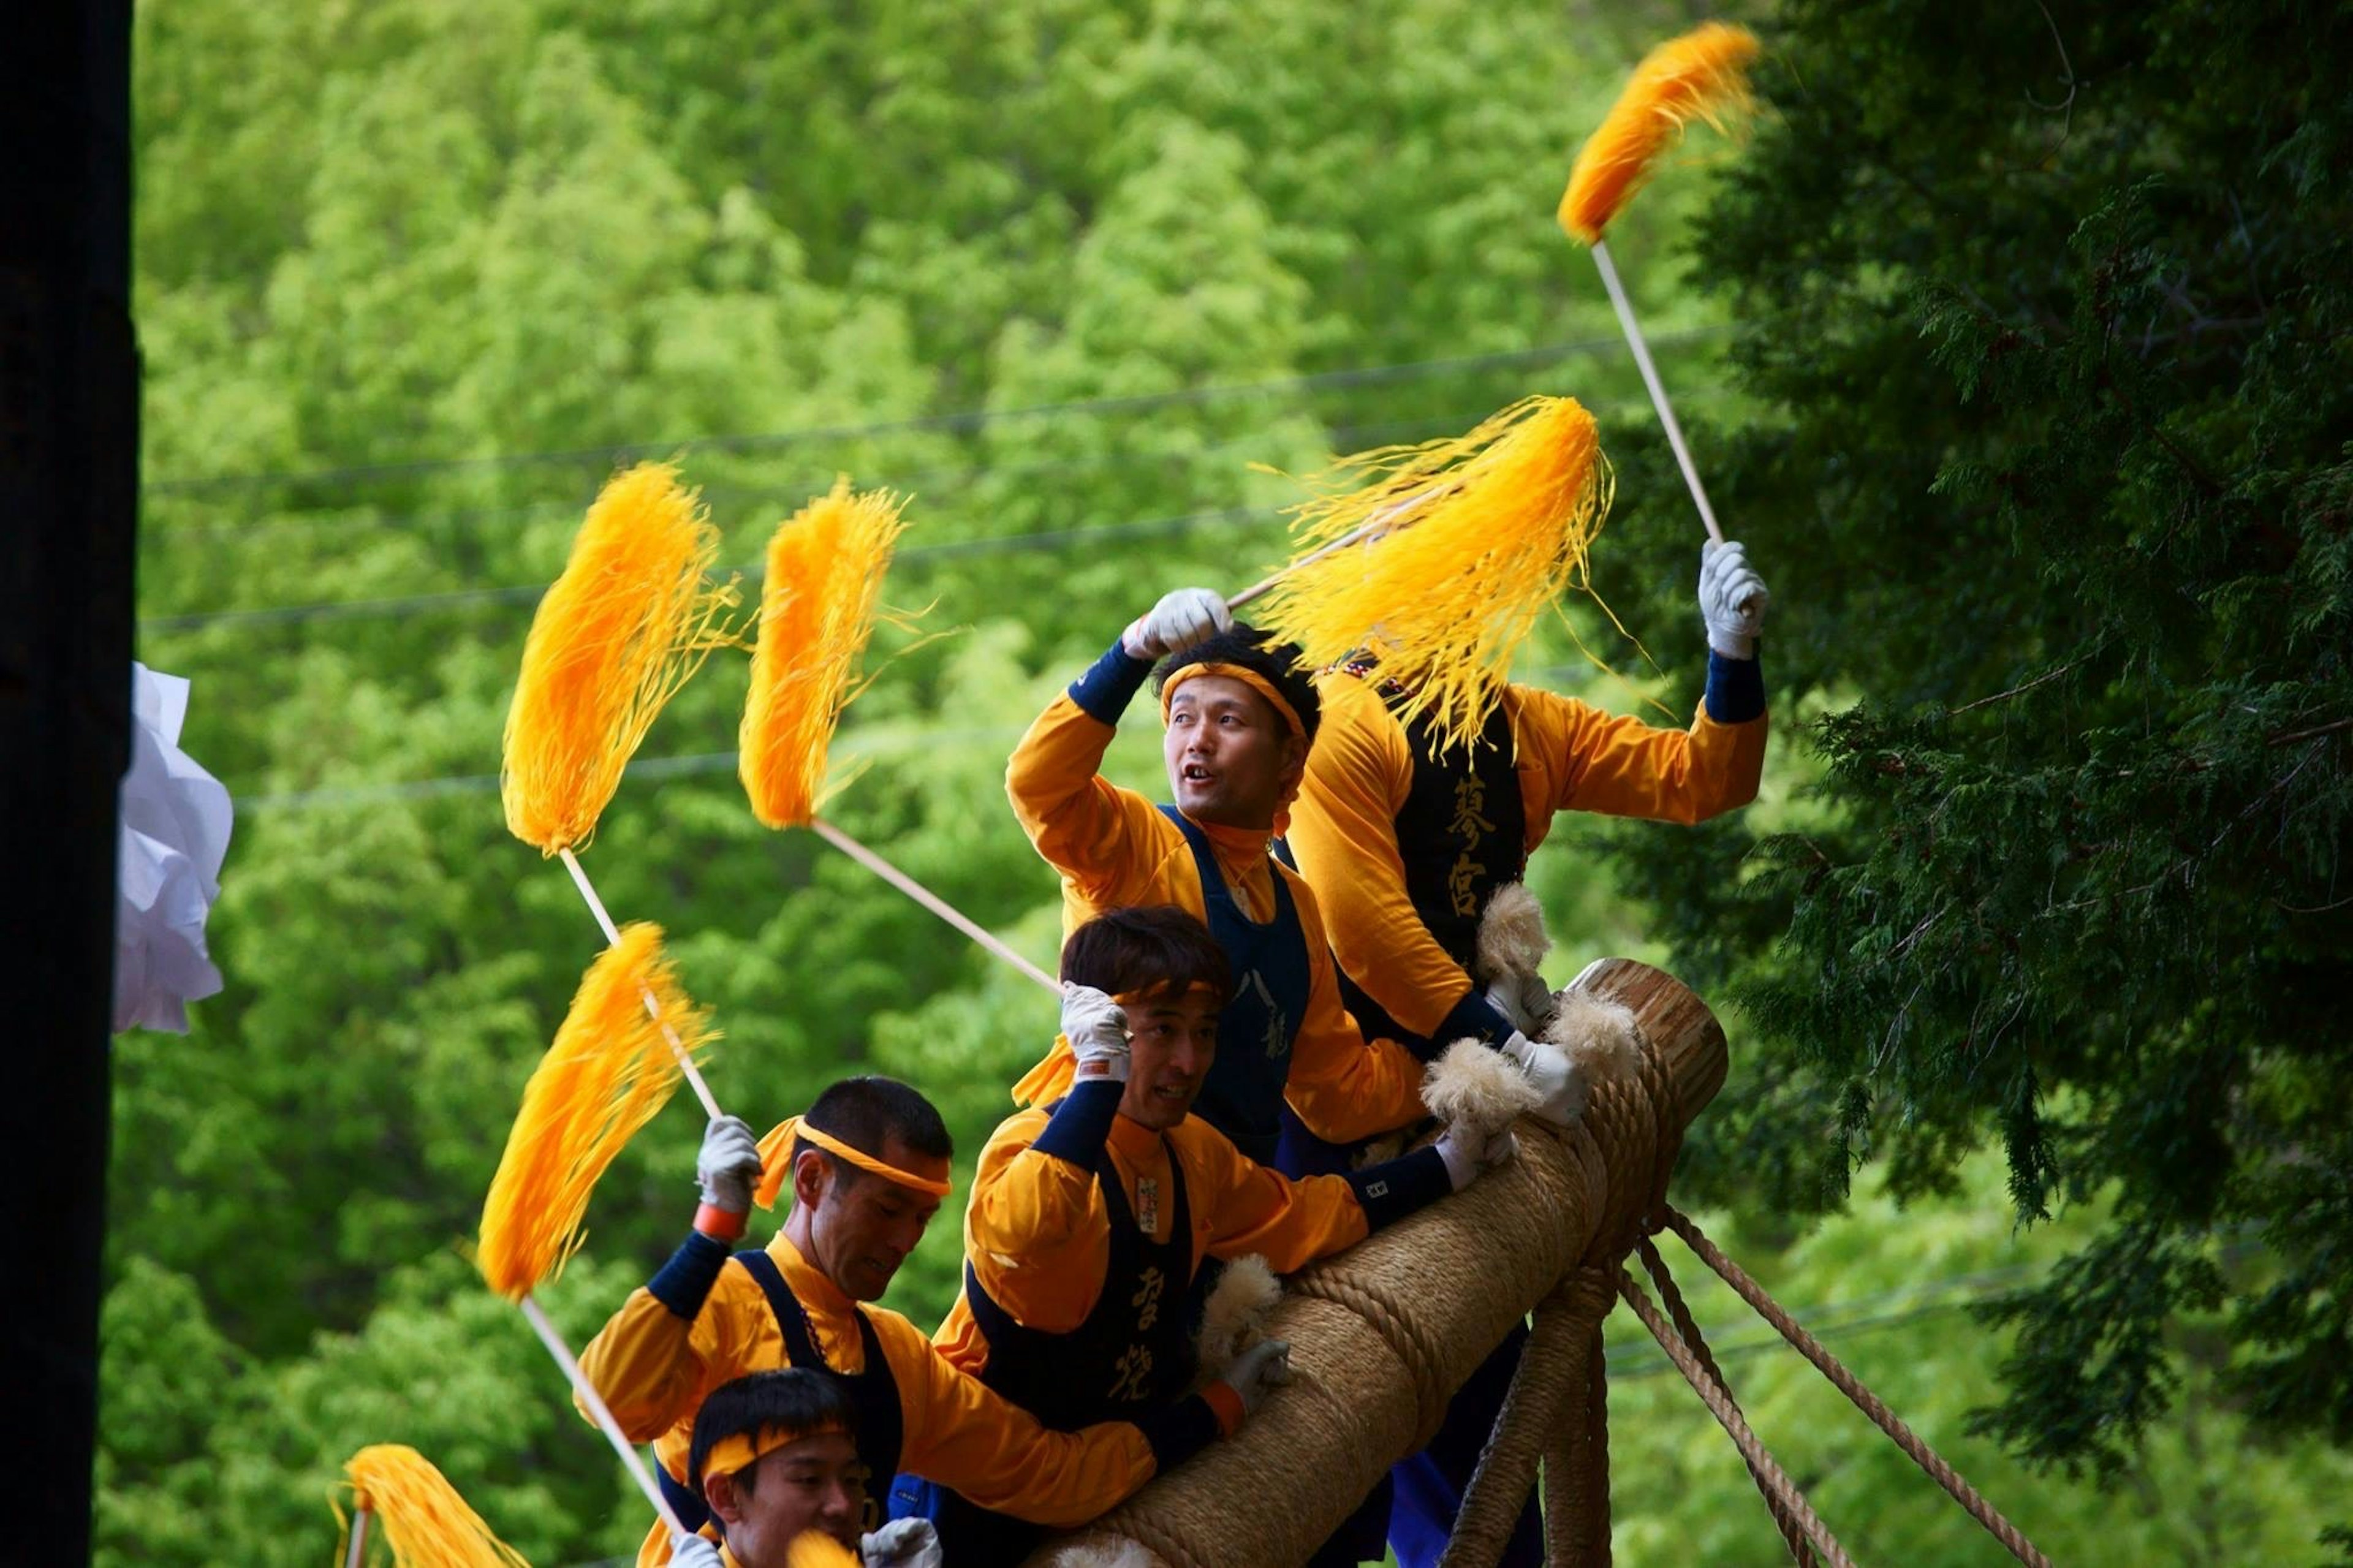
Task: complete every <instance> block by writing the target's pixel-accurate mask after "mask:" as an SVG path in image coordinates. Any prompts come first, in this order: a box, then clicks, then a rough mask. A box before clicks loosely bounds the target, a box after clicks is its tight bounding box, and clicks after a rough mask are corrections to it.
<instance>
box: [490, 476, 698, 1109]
mask: <svg viewBox="0 0 2353 1568" xmlns="http://www.w3.org/2000/svg"><path fill="white" fill-rule="evenodd" d="M718 554H719V532H718V530H716V529H714V528H713V527H712V525H711V523H710V521H709V520H708V519H707V518H706V517H705V516H704V515H703V512H702V507H701V504H700V503H699V501H698V500H697V499H696V496H695V493H694V492H693V491H691V490H689V489H683V488H681V485H680V484H679V481H678V470H677V469H675V468H670V467H669V466H668V465H666V464H661V463H640V464H638V466H637V467H635V468H630V469H628V471H627V472H625V473H622V474H619V475H617V476H616V477H615V478H613V479H611V480H609V481H608V482H607V484H606V486H605V488H604V489H603V490H602V491H601V492H600V493H599V494H598V495H597V497H596V501H595V503H594V504H593V505H591V506H590V507H589V509H588V515H587V517H586V520H585V521H582V523H581V525H580V532H579V534H578V535H577V536H576V537H575V539H574V540H573V542H572V554H571V558H570V559H569V560H567V561H566V562H565V567H564V574H563V575H562V576H560V577H558V578H556V580H555V583H554V586H552V587H551V588H549V589H548V591H547V595H546V596H545V597H544V598H543V599H542V600H540V602H539V608H538V610H537V611H536V612H535V613H534V614H533V616H532V622H531V635H530V636H529V637H527V638H525V639H524V642H523V652H522V673H521V675H520V676H519V677H518V678H517V679H516V681H515V694H514V701H513V703H512V705H511V706H510V707H509V708H508V710H507V727H506V737H505V747H504V751H505V758H504V763H503V765H502V766H501V770H500V775H499V788H500V793H501V795H502V797H503V798H504V801H505V805H506V814H507V828H508V830H509V831H510V832H512V834H513V835H514V836H515V837H518V838H520V839H522V841H523V842H524V843H526V844H532V845H535V846H537V847H538V848H539V851H540V853H541V854H542V855H553V856H556V857H559V858H562V860H563V862H564V868H565V870H566V871H567V872H569V873H570V874H571V877H572V882H573V886H574V887H575V888H577V889H579V891H580V897H581V899H582V900H583V901H585V902H586V904H587V906H588V912H589V913H590V914H591V915H593V916H595V917H596V924H597V926H598V928H599V929H601V930H602V931H604V933H605V940H606V941H607V942H613V943H617V942H619V941H620V934H619V931H618V930H617V928H616V927H615V925H614V923H613V917H612V916H611V915H610V914H608V913H607V912H606V910H605V902H604V900H602V899H599V898H598V897H597V896H596V888H595V887H594V886H593V885H592V884H591V883H590V882H589V880H588V873H587V871H586V868H583V867H582V865H581V864H580V857H579V854H578V851H579V849H580V848H581V847H583V846H585V845H586V843H587V842H588V840H589V839H590V838H591V837H594V836H595V834H596V822H597V819H598V818H599V817H601V816H603V815H604V813H605V807H606V806H607V805H610V804H611V803H612V799H613V792H614V791H615V790H616V789H617V788H619V787H620V783H621V772H622V770H623V768H625V767H626V766H627V765H628V761H629V759H630V758H631V757H632V756H634V755H636V754H637V750H638V744H639V742H642V741H644V739H645V737H646V731H648V730H649V729H650V728H651V727H652V725H653V721H654V719H655V717H656V716H657V715H659V713H660V712H661V710H662V707H663V705H664V704H666V703H667V702H669V700H670V698H671V697H673V696H674V695H676V694H677V692H678V689H679V688H680V687H681V686H683V685H685V684H686V680H687V678H688V677H689V676H691V675H692V674H693V673H694V672H695V670H697V669H698V668H701V667H702V661H703V660H704V659H705V658H708V657H710V654H711V651H712V649H713V648H716V647H724V646H727V645H729V644H731V643H733V641H734V640H735V639H734V633H733V629H732V628H731V626H729V625H728V622H727V611H728V610H729V609H731V608H733V605H735V603H736V598H737V595H736V592H735V584H734V580H733V578H730V579H729V580H728V581H727V582H726V583H724V584H715V585H714V584H712V583H711V582H710V580H709V578H708V576H707V574H708V573H709V571H710V569H711V565H712V562H713V561H715V560H716V559H717V558H718ZM645 1004H646V1006H647V1008H648V1010H649V1012H653V1013H654V1015H655V1017H656V1020H657V1022H659V1011H658V1010H657V1009H656V1008H655V1003H654V998H653V995H652V994H651V993H650V992H649V993H648V994H646V996H645ZM670 1043H671V1046H672V1047H673V1050H674V1051H675V1054H676V1056H677V1058H678V1062H679V1066H680V1068H681V1070H682V1071H684V1072H685V1074H686V1078H687V1082H688V1083H690V1084H691V1085H692V1086H693V1089H694V1094H695V1098H696V1099H697V1100H701V1101H702V1109H703V1113H704V1114H705V1115H707V1116H712V1117H716V1116H718V1115H719V1113H720V1112H719V1101H718V1100H717V1098H716V1097H715V1096H713V1095H712V1092H711V1086H710V1085H709V1084H707V1083H705V1082H704V1081H703V1078H702V1072H701V1071H700V1070H699V1069H697V1068H696V1067H695V1065H694V1062H693V1058H692V1057H691V1054H690V1053H689V1052H688V1051H687V1050H686V1049H685V1048H684V1047H682V1046H681V1045H680V1044H679V1043H678V1041H677V1040H676V1039H675V1038H673V1039H672V1040H671V1042H670Z"/></svg>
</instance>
